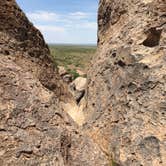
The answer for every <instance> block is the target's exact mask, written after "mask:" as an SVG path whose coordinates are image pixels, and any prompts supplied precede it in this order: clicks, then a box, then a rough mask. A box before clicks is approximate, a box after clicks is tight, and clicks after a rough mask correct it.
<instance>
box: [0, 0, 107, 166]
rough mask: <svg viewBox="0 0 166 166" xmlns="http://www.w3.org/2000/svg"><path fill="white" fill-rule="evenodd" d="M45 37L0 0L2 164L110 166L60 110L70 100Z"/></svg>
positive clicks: (12, 6) (15, 8)
mask: <svg viewBox="0 0 166 166" xmlns="http://www.w3.org/2000/svg"><path fill="white" fill-rule="evenodd" d="M65 87H66V86H65V85H64V84H63V83H61V81H60V79H59V76H58V74H57V69H56V68H55V66H54V65H53V61H52V59H51V57H50V54H49V49H48V47H47V45H46V44H45V42H44V39H43V37H42V35H41V33H40V32H39V31H38V30H37V29H36V28H35V27H34V26H33V25H32V24H31V23H30V22H29V21H28V19H27V18H26V16H25V14H24V13H23V12H22V11H21V9H20V8H19V7H18V5H17V4H16V2H15V1H14V0H1V1H0V165H1V166H9V165H12V166H23V165H24V166H34V165H43V166H46V165H50V166H67V165H69V166H78V165H81V166H92V165H95V166H102V165H103V166H106V165H108V161H107V156H106V155H105V154H104V153H103V152H102V151H101V149H100V148H99V146H98V145H97V144H96V143H94V142H92V140H91V139H90V138H88V137H87V136H86V135H83V134H82V133H81V132H80V131H79V129H78V127H77V125H76V124H75V123H74V122H73V121H72V119H71V118H70V117H69V116H68V114H67V113H66V112H65V111H64V110H63V109H62V107H61V104H60V102H67V101H69V100H71V95H70V93H68V91H67V89H66V88H65Z"/></svg>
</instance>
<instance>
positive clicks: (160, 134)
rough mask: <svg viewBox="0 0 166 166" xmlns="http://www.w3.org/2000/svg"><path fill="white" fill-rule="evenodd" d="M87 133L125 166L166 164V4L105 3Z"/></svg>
mask: <svg viewBox="0 0 166 166" xmlns="http://www.w3.org/2000/svg"><path fill="white" fill-rule="evenodd" d="M98 23H99V31H98V52H97V57H95V59H94V60H93V62H95V63H93V67H92V68H91V69H90V70H89V74H88V75H89V83H88V90H87V94H86V95H87V109H85V111H84V112H85V113H86V121H87V124H85V127H84V128H85V130H86V131H87V133H89V135H90V136H91V137H92V138H93V139H94V141H95V142H97V143H98V144H99V145H100V146H101V147H102V148H103V150H104V151H105V152H106V153H108V155H110V156H112V158H113V159H114V160H115V162H117V163H119V165H124V166H158V165H160V166H165V165H166V130H165V127H166V1H165V0H100V4H99V16H98Z"/></svg>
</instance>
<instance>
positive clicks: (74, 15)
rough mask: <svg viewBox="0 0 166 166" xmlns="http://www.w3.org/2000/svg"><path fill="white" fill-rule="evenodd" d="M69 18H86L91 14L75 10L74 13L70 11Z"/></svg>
mask: <svg viewBox="0 0 166 166" xmlns="http://www.w3.org/2000/svg"><path fill="white" fill-rule="evenodd" d="M68 16H69V18H71V19H78V20H80V19H85V18H88V17H89V16H90V15H89V13H84V12H74V13H69V15H68Z"/></svg>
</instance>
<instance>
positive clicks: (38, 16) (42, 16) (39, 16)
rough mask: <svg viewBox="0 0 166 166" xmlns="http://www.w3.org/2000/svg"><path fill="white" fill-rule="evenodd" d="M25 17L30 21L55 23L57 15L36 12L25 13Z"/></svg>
mask: <svg viewBox="0 0 166 166" xmlns="http://www.w3.org/2000/svg"><path fill="white" fill-rule="evenodd" d="M27 16H28V17H29V19H30V20H31V21H35V22H36V21H57V20H58V19H59V15H58V14H56V13H54V12H48V11H36V12H33V13H27Z"/></svg>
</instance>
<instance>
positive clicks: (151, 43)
mask: <svg viewBox="0 0 166 166" xmlns="http://www.w3.org/2000/svg"><path fill="white" fill-rule="evenodd" d="M161 33H162V29H157V28H151V29H149V31H148V35H147V38H146V40H144V42H143V45H144V46H146V47H155V46H158V45H159V43H160V38H161Z"/></svg>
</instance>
